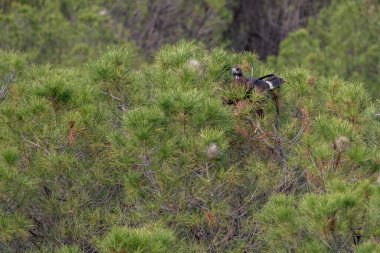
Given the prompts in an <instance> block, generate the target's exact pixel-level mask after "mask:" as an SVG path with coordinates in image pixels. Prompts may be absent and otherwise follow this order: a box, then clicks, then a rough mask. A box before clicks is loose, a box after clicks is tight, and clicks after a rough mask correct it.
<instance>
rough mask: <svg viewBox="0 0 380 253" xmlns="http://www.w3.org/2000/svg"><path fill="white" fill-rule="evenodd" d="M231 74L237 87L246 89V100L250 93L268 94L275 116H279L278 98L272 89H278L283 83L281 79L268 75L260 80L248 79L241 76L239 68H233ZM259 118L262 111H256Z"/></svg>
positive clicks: (241, 72)
mask: <svg viewBox="0 0 380 253" xmlns="http://www.w3.org/2000/svg"><path fill="white" fill-rule="evenodd" d="M231 74H232V76H233V77H234V79H235V82H236V83H237V84H239V85H243V86H245V87H246V89H247V94H246V97H247V98H248V97H249V96H250V94H251V93H252V92H255V93H258V94H260V93H265V92H269V93H270V94H271V95H272V100H273V101H274V102H275V105H276V111H277V116H279V114H280V109H279V103H278V97H277V95H276V94H275V93H274V92H273V90H274V89H276V88H279V87H280V86H281V85H282V84H283V83H284V82H285V81H284V79H282V78H281V77H278V76H275V75H274V74H269V75H266V76H263V77H260V78H255V77H250V78H247V77H245V76H244V75H243V71H242V69H241V68H240V67H239V66H234V67H233V68H232V70H231ZM256 113H257V114H258V116H259V117H262V116H263V115H264V113H263V110H262V109H258V110H257V111H256Z"/></svg>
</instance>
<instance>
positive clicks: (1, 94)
mask: <svg viewBox="0 0 380 253" xmlns="http://www.w3.org/2000/svg"><path fill="white" fill-rule="evenodd" d="M15 77H16V71H12V73H11V75H10V76H9V78H8V80H7V81H6V82H5V84H4V85H3V86H2V87H1V89H0V101H1V100H3V99H4V98H5V93H6V92H7V90H8V87H9V85H11V83H12V82H13V81H14V79H15Z"/></svg>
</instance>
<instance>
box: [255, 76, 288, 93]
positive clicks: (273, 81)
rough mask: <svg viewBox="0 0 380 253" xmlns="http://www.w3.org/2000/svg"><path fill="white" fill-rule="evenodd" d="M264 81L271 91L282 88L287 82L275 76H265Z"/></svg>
mask: <svg viewBox="0 0 380 253" xmlns="http://www.w3.org/2000/svg"><path fill="white" fill-rule="evenodd" d="M260 79H261V78H260ZM263 80H264V81H265V82H267V83H268V84H269V86H270V89H271V90H273V89H275V88H277V87H280V86H281V85H282V84H283V83H284V82H285V81H284V79H282V78H281V77H278V76H275V75H268V76H265V77H263Z"/></svg>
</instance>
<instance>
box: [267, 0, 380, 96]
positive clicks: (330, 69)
mask: <svg viewBox="0 0 380 253" xmlns="http://www.w3.org/2000/svg"><path fill="white" fill-rule="evenodd" d="M379 34H380V1H377V0H347V1H341V0H334V1H333V2H332V4H331V5H330V6H328V7H326V8H324V9H323V10H322V11H321V12H320V14H319V17H318V18H317V19H311V20H310V22H309V23H308V25H307V27H306V28H305V29H300V30H298V31H296V32H294V33H291V34H290V35H289V37H288V38H287V39H286V40H284V41H283V42H282V43H281V46H280V53H279V55H278V57H277V59H276V57H273V58H272V59H271V60H270V62H272V63H273V62H274V63H275V65H276V66H277V67H283V66H289V65H303V66H307V67H310V68H311V69H315V70H318V71H319V72H320V73H323V74H328V75H338V76H341V77H343V78H346V79H349V80H354V81H359V82H364V83H365V84H366V87H367V88H368V89H369V90H370V92H371V95H372V96H373V97H375V98H376V97H379V95H380V44H379V43H378V39H379Z"/></svg>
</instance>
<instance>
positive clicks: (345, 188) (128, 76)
mask: <svg viewBox="0 0 380 253" xmlns="http://www.w3.org/2000/svg"><path fill="white" fill-rule="evenodd" d="M135 54H136V52H135V49H134V48H132V47H109V48H108V49H107V50H106V51H105V52H104V53H103V54H102V55H100V56H99V57H98V59H96V60H94V61H91V62H89V63H88V64H86V65H83V66H81V67H77V68H56V67H52V66H49V65H47V66H45V65H30V64H25V61H24V60H23V59H24V58H23V56H21V55H19V54H17V53H12V52H1V53H0V58H1V59H8V60H4V61H0V62H2V64H3V65H1V68H0V69H1V80H7V76H9V73H12V72H13V71H15V73H16V78H14V79H13V81H12V84H11V85H9V87H8V88H7V91H6V96H5V99H3V100H2V101H1V102H0V199H1V202H0V227H1V230H0V249H1V251H4V252H14V251H24V252H52V251H58V252H182V251H183V252H289V251H290V252H345V251H348V252H352V251H357V252H376V250H377V249H378V247H379V240H380V231H379V227H380V224H379V222H380V216H379V212H378V210H379V207H380V206H379V205H380V191H379V189H380V188H379V187H380V186H379V183H378V182H377V180H378V179H377V178H378V175H379V171H380V152H379V140H380V138H379V135H380V132H379V129H380V121H379V118H378V113H379V109H380V107H379V103H378V102H373V101H371V99H370V98H369V96H368V94H367V92H366V90H365V88H364V87H363V85H361V84H357V83H352V82H347V81H343V80H341V79H339V78H337V77H321V76H320V75H317V74H316V73H314V72H311V71H309V70H306V69H303V68H289V69H285V70H283V71H282V72H279V73H276V74H278V75H279V76H281V77H283V78H284V79H285V80H286V83H285V84H284V85H283V86H282V87H281V89H280V90H278V91H276V92H277V95H278V96H279V98H280V124H279V126H277V123H278V120H277V116H276V109H275V106H274V103H273V102H272V101H271V99H270V97H269V96H267V95H265V94H263V95H257V94H252V95H251V96H250V97H249V98H248V99H245V100H240V101H236V103H235V104H233V105H230V104H228V103H227V102H228V101H230V100H234V101H235V100H236V99H237V98H243V96H242V95H241V94H243V93H244V90H243V91H242V90H239V88H238V87H236V86H235V85H233V80H232V77H231V74H230V69H231V67H232V66H234V65H235V64H239V65H240V66H242V68H243V70H244V72H245V73H246V74H247V75H248V73H250V71H251V66H252V65H253V66H254V75H255V76H262V75H265V74H268V73H270V72H271V71H272V69H270V68H268V66H266V65H265V64H263V63H261V62H259V61H258V60H257V57H256V56H255V55H253V54H250V53H242V54H237V53H231V52H228V51H225V50H222V49H213V50H206V49H205V48H204V47H203V46H201V45H198V44H196V43H192V42H186V41H182V42H180V43H178V44H176V45H174V46H166V47H164V48H163V49H162V50H160V51H158V52H157V53H156V55H155V59H154V61H153V62H152V63H150V64H146V63H141V62H139V61H138V59H136V57H135ZM3 62H4V63H3ZM260 108H262V109H263V110H264V112H265V113H264V116H263V117H262V118H261V117H258V116H257V114H256V113H255V112H256V110H257V109H260Z"/></svg>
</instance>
